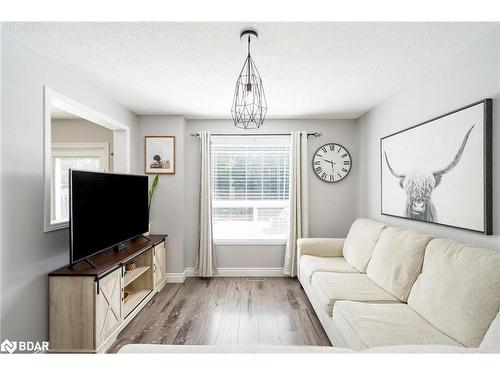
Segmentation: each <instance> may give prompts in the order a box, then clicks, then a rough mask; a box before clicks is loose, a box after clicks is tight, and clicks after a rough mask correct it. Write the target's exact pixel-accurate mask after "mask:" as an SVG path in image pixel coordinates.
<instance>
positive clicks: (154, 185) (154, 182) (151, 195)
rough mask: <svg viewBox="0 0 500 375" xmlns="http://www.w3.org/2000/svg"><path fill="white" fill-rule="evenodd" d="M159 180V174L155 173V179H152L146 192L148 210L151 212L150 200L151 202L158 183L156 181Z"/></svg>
mask: <svg viewBox="0 0 500 375" xmlns="http://www.w3.org/2000/svg"><path fill="white" fill-rule="evenodd" d="M159 180H160V175H159V174H157V175H156V176H155V179H154V180H153V184H152V185H151V188H150V189H149V193H148V211H149V212H150V213H151V202H153V196H154V194H155V190H156V186H157V185H158V181H159Z"/></svg>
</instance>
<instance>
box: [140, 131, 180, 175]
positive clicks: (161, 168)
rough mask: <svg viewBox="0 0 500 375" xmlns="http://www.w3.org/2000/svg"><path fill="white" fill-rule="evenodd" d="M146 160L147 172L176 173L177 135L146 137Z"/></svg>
mask: <svg viewBox="0 0 500 375" xmlns="http://www.w3.org/2000/svg"><path fill="white" fill-rule="evenodd" d="M144 162H145V165H144V172H145V173H146V174H158V173H163V174H175V137H174V136H170V135H159V136H146V137H144Z"/></svg>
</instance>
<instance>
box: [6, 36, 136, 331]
mask: <svg viewBox="0 0 500 375" xmlns="http://www.w3.org/2000/svg"><path fill="white" fill-rule="evenodd" d="M1 58H2V66H1V69H2V71H1V76H2V82H1V99H2V102H1V107H2V109H1V114H2V139H1V142H2V143H1V157H2V159H1V205H2V212H1V215H2V217H1V223H2V226H1V249H2V253H1V286H2V290H1V293H2V301H1V302H2V306H1V326H2V338H3V337H8V338H10V339H13V340H46V339H47V336H48V278H47V273H48V272H50V271H52V270H54V269H56V268H58V267H60V266H63V265H64V264H67V263H68V260H69V259H68V258H69V251H68V233H67V230H60V231H56V232H50V233H44V232H43V217H44V212H43V196H44V195H43V186H44V184H43V162H44V159H43V144H44V138H43V119H44V114H43V108H44V106H43V93H44V91H43V87H44V85H46V86H48V87H50V88H51V89H53V90H55V91H57V92H59V93H61V94H63V95H65V96H67V97H69V98H71V99H74V100H76V101H78V102H80V103H82V104H84V105H85V106H87V107H90V108H92V109H95V110H96V111H98V112H101V113H103V114H105V115H107V116H109V117H111V118H114V119H116V120H117V121H120V122H122V123H124V124H126V125H128V126H130V128H131V133H132V134H131V137H132V139H136V138H137V133H136V124H137V118H136V116H135V115H134V114H133V113H131V112H130V111H128V110H127V109H125V108H124V107H122V106H121V105H119V104H117V103H116V102H114V101H113V100H111V99H110V98H109V97H107V96H106V95H104V94H103V93H101V92H100V91H99V90H98V89H96V88H95V87H93V86H91V85H89V84H88V83H87V82H85V81H84V80H81V79H80V78H79V77H78V75H77V74H73V73H72V72H69V71H67V70H66V69H64V68H63V67H61V66H59V65H57V64H55V63H53V62H52V61H50V60H48V59H47V58H45V57H42V56H40V55H39V54H37V53H34V52H33V51H31V50H29V49H27V48H25V47H24V46H22V45H21V44H20V43H18V42H17V41H16V40H14V39H13V38H11V37H10V36H8V35H6V33H5V31H4V32H3V33H2V54H1ZM131 157H132V161H135V160H137V150H136V148H135V147H134V148H133V149H132V150H131ZM136 167H137V162H135V163H133V165H132V168H133V169H134V168H136Z"/></svg>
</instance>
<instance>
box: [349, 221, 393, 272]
mask: <svg viewBox="0 0 500 375" xmlns="http://www.w3.org/2000/svg"><path fill="white" fill-rule="evenodd" d="M385 228H386V225H385V224H382V223H378V222H376V221H373V220H368V219H357V220H356V221H354V223H352V225H351V229H350V230H349V233H348V234H347V238H346V239H345V242H344V247H343V249H342V253H343V255H344V258H345V260H346V261H347V263H349V264H350V265H351V266H352V267H354V268H355V269H357V270H358V271H359V272H365V271H366V266H367V264H368V262H369V261H370V258H371V256H372V253H373V249H374V248H375V245H376V244H377V241H378V239H379V237H380V233H382V231H383V230H384V229H385Z"/></svg>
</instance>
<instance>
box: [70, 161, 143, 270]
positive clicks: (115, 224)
mask: <svg viewBox="0 0 500 375" xmlns="http://www.w3.org/2000/svg"><path fill="white" fill-rule="evenodd" d="M69 176H70V177H69V185H70V263H71V264H73V263H76V262H78V261H80V260H83V259H86V258H88V257H90V256H92V255H95V254H97V253H98V252H100V251H102V250H104V249H107V248H109V247H112V246H115V245H117V244H119V243H121V242H124V241H127V240H129V239H131V238H133V237H136V236H137V235H139V234H142V233H144V232H147V231H148V177H147V176H134V175H124V174H112V173H97V172H84V171H75V170H70V171H69Z"/></svg>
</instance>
